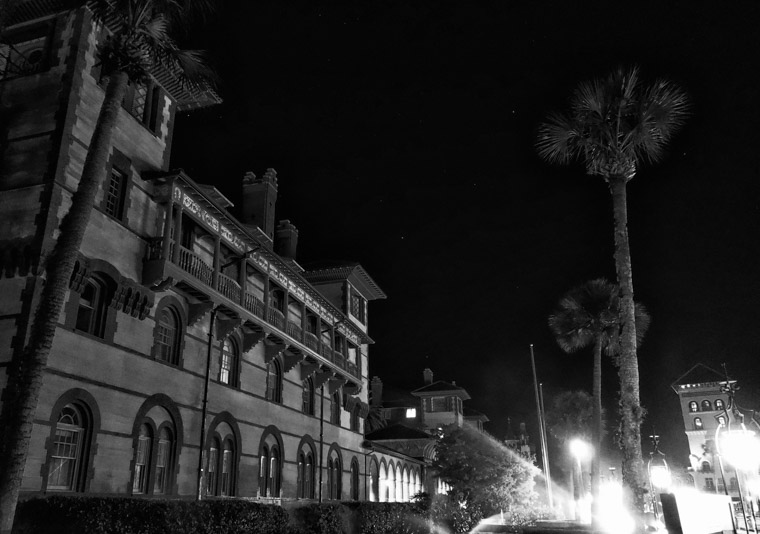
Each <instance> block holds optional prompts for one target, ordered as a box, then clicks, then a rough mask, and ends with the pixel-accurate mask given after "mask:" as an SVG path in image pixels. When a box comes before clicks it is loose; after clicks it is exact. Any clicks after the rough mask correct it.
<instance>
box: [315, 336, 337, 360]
mask: <svg viewBox="0 0 760 534" xmlns="http://www.w3.org/2000/svg"><path fill="white" fill-rule="evenodd" d="M319 354H321V355H322V357H323V358H325V359H327V360H330V361H331V362H332V361H335V357H334V356H333V350H332V347H331V346H330V345H328V344H327V343H325V342H324V341H323V342H321V343H320V344H319Z"/></svg>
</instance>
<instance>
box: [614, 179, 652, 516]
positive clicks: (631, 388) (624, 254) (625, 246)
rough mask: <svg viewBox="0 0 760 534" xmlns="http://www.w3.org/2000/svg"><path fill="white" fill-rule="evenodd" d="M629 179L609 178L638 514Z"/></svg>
mask: <svg viewBox="0 0 760 534" xmlns="http://www.w3.org/2000/svg"><path fill="white" fill-rule="evenodd" d="M627 182H628V178H627V177H625V176H621V175H617V176H610V177H608V183H609V187H610V192H611V193H612V209H613V213H614V216H615V270H616V271H617V281H618V285H619V286H620V293H621V295H620V297H621V298H620V359H619V363H620V365H619V368H618V376H619V378H620V442H621V448H622V450H623V466H622V472H623V483H624V484H625V486H627V489H628V490H629V491H630V493H631V494H630V495H629V498H631V499H632V501H633V505H634V506H635V508H636V509H637V510H641V511H643V509H644V492H645V491H646V490H645V484H644V477H643V472H644V461H643V459H642V456H641V422H642V419H643V410H642V408H641V403H640V399H639V363H638V358H637V356H636V314H635V308H634V302H633V273H632V270H631V250H630V246H629V242H628V207H627V201H626V184H627Z"/></svg>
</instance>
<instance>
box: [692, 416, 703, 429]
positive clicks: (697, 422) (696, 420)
mask: <svg viewBox="0 0 760 534" xmlns="http://www.w3.org/2000/svg"><path fill="white" fill-rule="evenodd" d="M694 430H702V418H701V417H695V418H694Z"/></svg>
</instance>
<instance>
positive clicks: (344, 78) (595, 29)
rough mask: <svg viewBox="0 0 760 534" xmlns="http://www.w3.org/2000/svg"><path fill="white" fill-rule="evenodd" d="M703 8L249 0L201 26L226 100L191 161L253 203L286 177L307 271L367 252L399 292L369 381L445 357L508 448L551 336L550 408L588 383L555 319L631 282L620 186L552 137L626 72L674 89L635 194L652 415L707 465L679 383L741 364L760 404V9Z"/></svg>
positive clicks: (611, 394)
mask: <svg viewBox="0 0 760 534" xmlns="http://www.w3.org/2000/svg"><path fill="white" fill-rule="evenodd" d="M233 4H234V7H233ZM700 5H702V4H700V3H699V2H691V1H690V2H667V3H666V2H657V3H646V2H630V3H621V2H539V1H525V2H520V3H517V2H508V1H504V0H500V1H496V0H489V1H470V0H468V1H462V0H459V1H452V0H436V1H431V0H415V1H414V2H410V1H408V0H407V1H388V0H375V1H372V2H367V1H365V0H352V1H330V2H322V1H313V0H311V1H306V0H293V1H289V2H281V1H275V0H256V1H254V2H228V3H227V6H226V7H225V8H223V9H222V10H221V12H220V13H219V14H218V16H217V18H218V20H217V21H215V22H213V23H210V24H208V25H207V26H206V27H205V28H203V30H202V31H199V32H197V33H196V34H195V38H196V39H197V41H198V44H199V45H200V46H201V47H204V48H206V49H207V50H208V51H209V53H210V55H211V57H212V60H213V63H214V65H215V67H216V70H217V72H218V74H219V78H220V85H219V92H220V94H221V96H222V97H223V98H224V100H225V102H224V104H222V105H220V106H217V107H214V108H210V109H207V110H202V111H197V112H193V113H191V114H182V115H180V117H179V119H178V121H177V131H176V134H175V140H174V146H173V158H172V166H173V167H182V168H184V169H185V170H186V171H187V172H188V174H189V175H190V176H191V177H192V178H193V179H195V180H196V181H198V182H201V183H209V184H213V185H215V186H216V187H217V188H218V189H220V190H221V191H222V192H223V193H225V194H226V195H228V196H229V197H230V198H231V199H232V200H233V202H234V201H235V199H236V198H239V191H240V189H239V188H240V182H241V178H242V175H243V173H244V172H245V171H247V170H252V171H254V172H255V173H256V174H257V175H259V176H260V175H261V174H263V172H264V170H265V169H266V168H267V167H274V168H275V169H276V170H277V172H278V178H279V186H280V187H279V199H278V204H277V218H278V219H290V220H291V221H292V222H293V223H294V224H295V225H296V226H297V227H298V229H299V233H300V236H299V255H298V261H299V262H300V263H301V264H302V265H305V266H308V264H309V263H310V262H316V261H321V260H347V261H358V262H360V263H361V264H362V265H363V266H364V267H365V268H366V269H367V270H368V271H369V273H370V274H371V275H372V276H373V278H374V279H375V280H376V281H377V282H378V284H379V285H380V286H381V287H382V288H383V290H384V291H385V292H386V293H387V295H388V299H387V300H385V301H375V302H373V303H372V305H371V307H370V335H371V336H372V337H373V339H374V340H375V341H376V344H375V345H374V346H373V347H371V350H370V357H371V364H370V373H371V375H379V376H380V377H381V378H382V379H383V380H384V382H386V383H387V384H389V385H390V384H393V385H395V386H397V387H401V388H408V389H414V388H416V387H419V386H420V385H421V383H422V369H423V368H424V367H431V368H432V369H433V371H434V373H435V377H436V379H442V380H448V381H452V380H454V381H456V382H457V384H458V385H461V386H463V387H465V388H466V389H467V390H468V391H469V393H470V394H471V396H472V400H471V401H469V402H468V404H469V405H470V406H471V407H473V408H475V409H478V410H480V411H482V412H484V413H485V414H486V415H488V417H489V418H490V419H491V423H490V424H489V426H488V428H489V430H490V432H491V433H492V434H494V435H496V436H497V437H503V435H504V433H505V431H506V428H507V417H511V419H512V421H513V426H516V425H517V423H518V422H519V421H526V422H527V423H528V425H529V429H530V428H531V427H534V426H535V411H534V410H535V405H534V401H533V390H532V383H531V376H530V352H529V345H530V343H533V344H535V351H536V362H537V366H538V372H539V375H540V376H539V379H540V381H542V382H543V383H544V387H545V392H546V395H547V403H548V402H549V401H550V398H551V395H552V393H553V392H555V391H558V390H561V389H573V388H585V389H587V390H589V391H590V389H591V352H590V350H589V351H586V352H584V353H580V354H577V355H570V356H568V355H565V354H564V353H562V352H561V351H560V349H559V348H558V347H557V346H556V344H555V343H554V341H553V339H552V337H551V334H550V332H549V329H548V327H547V322H546V320H547V316H548V315H549V313H551V311H552V309H553V307H554V305H555V304H556V302H557V301H558V299H559V298H560V296H561V295H562V294H563V293H564V292H565V291H567V290H568V289H570V288H571V287H572V286H574V285H576V284H579V283H582V282H584V281H586V280H589V279H592V278H596V277H600V276H606V277H608V278H610V279H613V280H614V275H615V271H614V263H613V258H612V252H613V241H612V211H611V201H610V198H609V193H608V191H607V188H606V184H605V183H604V182H603V180H602V179H601V178H598V177H589V176H586V175H585V174H584V169H583V168H582V167H581V166H580V165H574V166H572V167H565V168H559V167H550V166H548V165H546V164H544V163H543V162H542V161H540V160H539V158H538V157H537V156H536V153H535V150H534V149H533V146H532V144H533V141H534V139H535V130H536V127H537V125H538V123H539V122H540V121H541V120H542V118H543V117H544V116H545V115H546V113H547V112H548V111H551V110H563V109H565V107H566V105H567V101H568V98H569V96H570V94H571V92H572V90H573V88H574V87H575V85H576V84H577V83H578V82H580V81H583V80H586V79H589V78H591V77H594V76H602V75H605V74H606V73H607V72H608V71H609V70H611V69H612V68H614V67H616V66H618V65H631V64H638V65H639V66H640V67H641V70H642V76H643V78H644V79H645V80H649V81H653V80H654V79H655V78H657V77H667V78H669V79H671V80H673V81H675V82H676V83H678V84H679V85H680V86H682V87H683V88H684V89H685V90H686V91H687V92H688V93H689V94H690V96H691V101H692V116H691V117H690V119H689V120H688V122H687V124H686V126H685V128H684V129H683V130H682V132H681V133H680V134H679V135H678V136H677V137H676V138H675V140H674V142H673V143H672V145H671V147H670V150H669V151H668V155H667V157H666V158H665V160H664V161H663V162H661V163H660V164H659V165H657V166H650V167H642V168H640V170H639V172H638V174H637V176H636V178H635V179H634V180H633V181H632V182H631V184H630V185H629V229H630V239H631V250H632V256H633V275H634V289H635V296H636V300H637V301H640V302H642V303H644V304H645V305H646V306H647V307H648V309H649V311H650V313H651V315H652V327H651V329H650V332H649V334H648V336H647V338H646V339H645V341H644V343H643V345H642V346H641V348H640V350H639V358H640V370H641V377H642V384H641V385H642V401H643V404H644V405H645V406H646V407H647V408H648V410H649V417H648V418H647V422H646V426H645V427H644V429H643V431H642V434H644V435H645V436H646V435H647V434H649V433H650V429H651V425H652V424H654V426H655V428H656V429H657V432H658V433H660V434H662V435H663V438H662V441H661V449H662V450H663V451H664V452H665V453H666V454H668V458H669V460H671V461H672V462H674V463H676V464H679V463H680V464H683V465H685V464H686V463H687V454H688V451H687V442H686V438H685V436H684V434H683V426H682V423H681V419H680V411H679V407H678V402H677V397H676V395H675V394H674V393H673V392H672V390H671V389H670V387H669V386H670V384H671V383H672V382H673V381H674V380H675V379H676V378H678V377H679V376H680V375H681V374H683V373H684V372H685V371H687V370H688V369H689V368H690V367H691V366H692V365H694V364H695V363H697V362H703V363H706V364H708V365H712V366H713V367H716V368H718V369H719V368H720V364H721V363H722V362H726V364H727V365H728V370H729V372H730V373H731V374H732V377H734V378H737V379H739V382H740V384H741V385H742V386H743V389H742V392H741V393H742V394H743V395H744V398H745V404H751V400H750V398H751V397H753V396H755V395H757V397H758V398H760V350H758V349H759V348H760V328H758V326H757V321H758V318H759V315H760V314H758V311H757V309H758V302H759V301H760V280H759V276H758V275H759V274H760V273H758V268H757V262H758V259H760V254H759V250H758V240H759V239H758V238H759V237H760V236H759V235H758V234H759V232H758V230H760V224H758V222H760V221H759V218H760V217H759V215H760V212H759V209H758V208H759V203H760V195H759V193H760V176H758V175H759V174H760V157H759V156H758V154H760V129H759V128H758V122H759V120H760V99H759V98H758V87H760V68H758V66H759V65H760V31H758V29H757V28H758V27H760V4H759V3H757V2H756V1H754V0H753V1H744V2H725V3H720V4H719V7H718V3H712V4H709V5H711V6H712V7H703V8H699V7H698V6H700ZM704 5H705V6H708V4H707V3H705V4H704ZM604 373H605V381H604V383H605V392H604V397H605V405H606V407H607V409H608V411H609V412H610V417H609V419H613V420H614V416H613V414H614V410H615V402H616V401H615V395H616V390H617V374H616V370H615V369H614V368H613V367H612V365H611V364H610V363H609V362H605V368H604ZM750 407H755V408H760V401H758V402H757V403H756V404H755V405H754V406H750ZM644 450H645V451H648V450H649V448H648V445H646V444H645V448H644Z"/></svg>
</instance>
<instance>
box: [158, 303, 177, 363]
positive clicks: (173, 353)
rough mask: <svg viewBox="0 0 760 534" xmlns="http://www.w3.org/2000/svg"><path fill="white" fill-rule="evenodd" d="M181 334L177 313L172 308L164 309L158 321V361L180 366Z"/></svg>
mask: <svg viewBox="0 0 760 534" xmlns="http://www.w3.org/2000/svg"><path fill="white" fill-rule="evenodd" d="M180 332H181V330H180V319H179V314H178V313H177V311H176V310H175V309H174V308H173V307H171V306H167V307H165V308H163V309H162V310H161V311H160V312H159V315H158V319H157V321H156V359H158V360H161V361H164V362H167V363H171V364H173V365H178V364H179V353H180Z"/></svg>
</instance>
